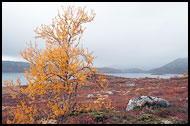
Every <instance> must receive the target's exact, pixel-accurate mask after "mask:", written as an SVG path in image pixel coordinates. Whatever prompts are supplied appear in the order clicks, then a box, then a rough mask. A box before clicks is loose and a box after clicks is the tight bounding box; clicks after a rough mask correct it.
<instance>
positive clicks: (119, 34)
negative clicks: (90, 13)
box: [2, 2, 188, 70]
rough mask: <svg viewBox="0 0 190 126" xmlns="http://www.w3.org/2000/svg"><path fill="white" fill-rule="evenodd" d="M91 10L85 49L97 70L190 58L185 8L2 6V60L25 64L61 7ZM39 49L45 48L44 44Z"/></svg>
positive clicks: (146, 5) (144, 5)
mask: <svg viewBox="0 0 190 126" xmlns="http://www.w3.org/2000/svg"><path fill="white" fill-rule="evenodd" d="M67 5H75V6H82V7H83V6H85V5H86V6H87V10H90V9H94V10H95V12H96V17H95V19H94V21H92V22H90V23H88V24H86V25H85V26H86V28H87V29H86V30H85V32H84V35H83V37H82V40H81V43H82V44H83V47H88V49H89V50H93V51H94V56H96V57H97V58H96V59H95V60H94V65H95V66H96V67H116V66H117V67H123V68H141V69H144V70H147V69H152V68H156V67H160V66H162V65H165V64H166V63H168V62H171V61H172V60H175V59H177V58H186V57H188V3H187V2H169V3H167V2H163V3H162V2H159V3H156V2H152V3H148V2H143V3H141V2H124V3H122V2H119V3H117V2H114V3H112V2H109V3H102V2H101V3H98V2H96V3H90V2H87V3H85V2H80V3H72V2H69V3H66V2H62V3H59V2H55V3H53V2H51V3H49V2H46V3H35V2H32V3H30V2H25V3H22V2H19V3H14V2H8V3H6V2H3V3H2V60H14V61H24V59H22V57H21V56H20V54H19V51H20V50H24V48H25V47H26V42H28V41H30V40H32V41H33V42H34V38H33V37H34V36H35V33H34V31H33V30H34V29H35V28H36V27H37V26H40V25H41V24H47V25H48V24H50V23H51V21H52V18H53V17H55V16H57V11H58V10H60V12H61V6H67ZM38 45H39V47H41V48H45V44H44V42H43V41H41V40H39V41H38Z"/></svg>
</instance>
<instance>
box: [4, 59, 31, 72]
mask: <svg viewBox="0 0 190 126" xmlns="http://www.w3.org/2000/svg"><path fill="white" fill-rule="evenodd" d="M24 68H26V69H28V68H30V64H29V63H26V62H16V61H2V72H4V73H10V72H12V73H23V72H24V71H25V69H24Z"/></svg>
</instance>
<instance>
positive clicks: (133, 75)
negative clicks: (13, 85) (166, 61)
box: [2, 73, 183, 85]
mask: <svg viewBox="0 0 190 126" xmlns="http://www.w3.org/2000/svg"><path fill="white" fill-rule="evenodd" d="M105 75H113V76H117V77H126V78H144V77H150V78H157V77H158V75H152V74H150V73H109V74H108V73H105ZM18 76H19V77H20V79H21V84H22V85H25V84H26V82H27V80H26V79H25V77H24V75H23V73H2V84H3V82H4V81H5V80H10V79H12V80H13V82H16V79H17V77H18ZM159 76H160V78H165V79H167V78H171V77H175V76H178V77H180V76H183V74H165V75H159Z"/></svg>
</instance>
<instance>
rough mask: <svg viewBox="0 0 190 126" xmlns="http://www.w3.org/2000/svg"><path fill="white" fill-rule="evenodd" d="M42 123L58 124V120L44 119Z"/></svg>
mask: <svg viewBox="0 0 190 126" xmlns="http://www.w3.org/2000/svg"><path fill="white" fill-rule="evenodd" d="M42 124H57V120H53V119H50V120H44V121H42Z"/></svg>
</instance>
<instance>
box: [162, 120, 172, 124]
mask: <svg viewBox="0 0 190 126" xmlns="http://www.w3.org/2000/svg"><path fill="white" fill-rule="evenodd" d="M161 122H162V123H163V124H173V123H172V122H171V121H169V120H161Z"/></svg>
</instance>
